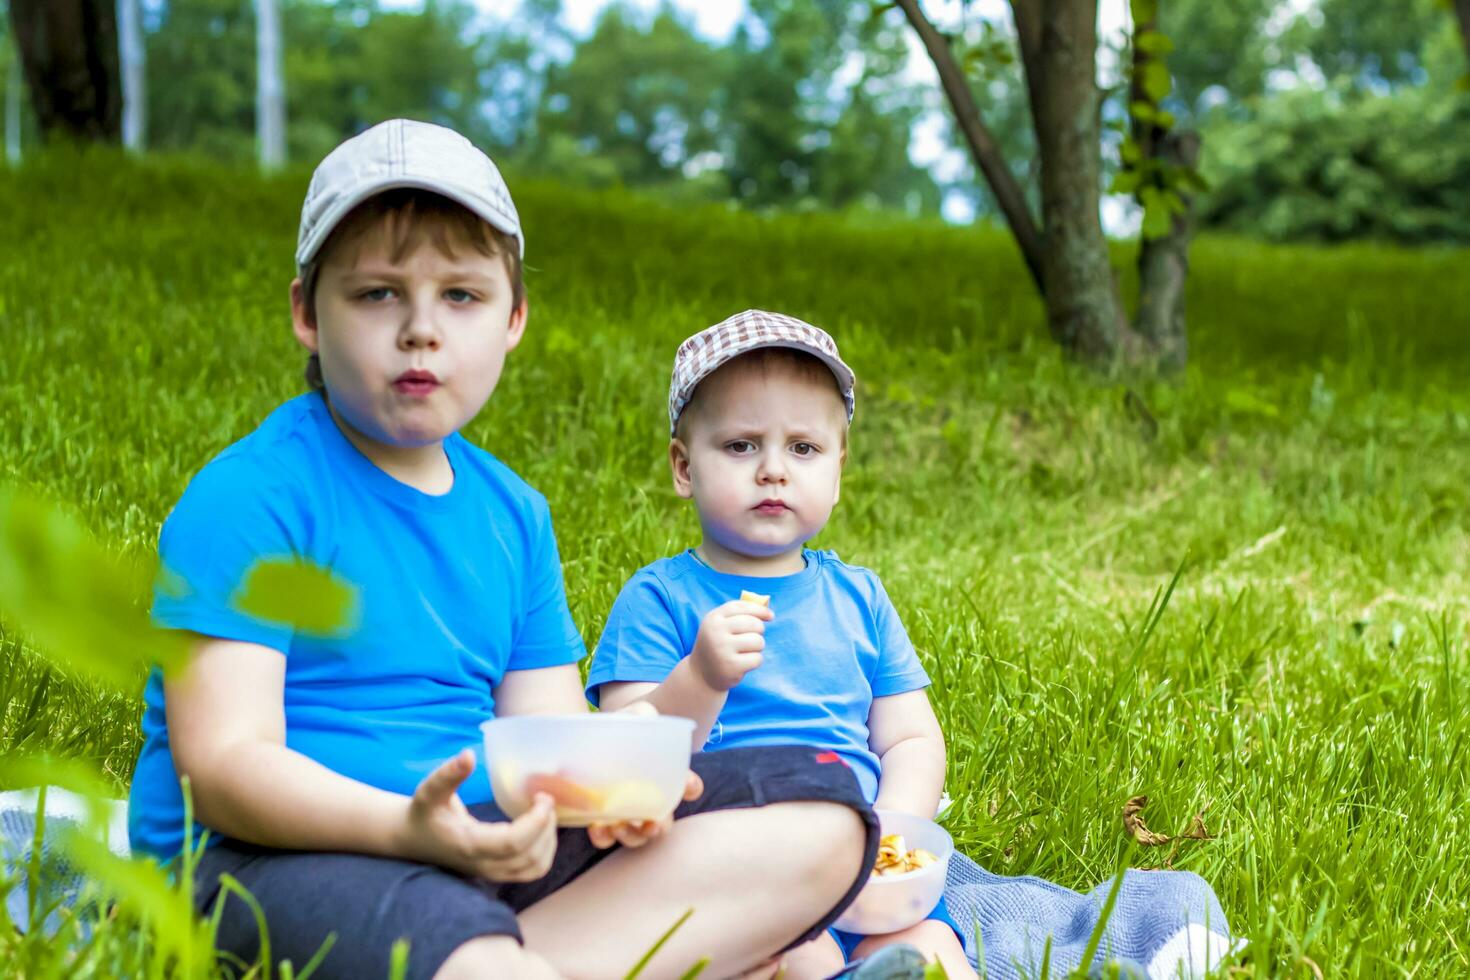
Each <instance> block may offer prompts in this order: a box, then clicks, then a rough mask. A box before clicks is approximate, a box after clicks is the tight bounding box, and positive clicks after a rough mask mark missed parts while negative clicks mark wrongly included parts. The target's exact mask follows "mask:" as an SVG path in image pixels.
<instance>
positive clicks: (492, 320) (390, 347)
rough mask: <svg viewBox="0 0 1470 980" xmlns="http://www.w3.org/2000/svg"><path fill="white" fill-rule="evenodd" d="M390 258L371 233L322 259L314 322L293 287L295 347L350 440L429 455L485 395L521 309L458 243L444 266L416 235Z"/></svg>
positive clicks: (490, 270)
mask: <svg viewBox="0 0 1470 980" xmlns="http://www.w3.org/2000/svg"><path fill="white" fill-rule="evenodd" d="M390 248H391V245H390V242H389V236H388V235H387V234H385V233H384V232H383V230H382V229H381V228H379V229H375V230H372V231H369V232H368V233H366V234H365V235H364V237H363V239H362V241H361V242H360V245H359V247H358V248H357V249H355V250H352V249H349V250H344V253H343V254H342V255H340V256H329V257H328V258H327V260H326V261H325V263H324V264H323V266H322V270H321V276H320V279H319V280H318V283H317V289H316V303H315V306H316V315H315V318H314V319H313V317H312V315H311V311H310V310H308V309H307V308H306V303H305V297H304V295H303V292H302V288H301V281H300V280H299V279H298V280H296V281H295V282H293V283H292V284H291V310H292V319H293V321H294V326H295V332H296V337H297V339H299V340H300V341H301V343H302V345H303V346H305V347H306V348H307V350H309V351H312V352H313V353H315V354H317V355H318V356H319V358H320V360H321V370H322V379H323V382H324V383H325V385H326V389H327V392H328V395H329V397H330V399H331V405H332V408H333V410H334V411H335V412H336V414H337V415H338V417H339V418H340V419H341V421H343V422H345V423H346V424H347V425H349V426H351V427H352V428H353V429H354V430H355V431H356V432H357V433H358V434H359V435H361V436H363V437H365V438H367V439H368V440H370V441H371V442H373V443H377V444H379V445H381V446H384V447H398V448H414V447H422V446H430V445H436V444H438V443H439V442H441V441H442V440H443V439H444V438H445V437H447V436H449V435H451V434H452V433H454V432H457V431H458V430H459V429H461V428H463V427H464V426H465V425H466V424H467V423H468V422H469V421H470V420H471V419H473V418H474V417H475V414H476V413H478V412H479V411H480V409H481V408H482V407H483V406H484V404H485V402H486V401H487V400H488V399H489V397H490V394H491V393H492V392H493V391H494V390H495V385H496V383H497V382H498V381H499V380H500V371H501V368H502V367H503V366H504V364H505V355H506V353H507V352H509V351H510V350H512V349H514V348H515V346H516V345H517V344H518V343H520V340H521V336H522V335H523V333H524V331H525V327H526V315H527V309H526V304H525V303H524V302H522V303H521V305H520V306H518V307H517V306H514V305H513V299H512V292H511V282H510V275H509V273H508V272H507V271H506V267H505V261H504V259H503V258H502V257H501V256H487V255H483V254H481V253H480V252H479V251H477V250H476V249H474V248H473V247H472V246H470V245H468V244H461V245H460V246H459V247H458V248H456V249H455V250H454V252H455V254H454V255H453V256H452V257H451V256H449V255H446V254H445V253H444V252H443V251H442V250H440V249H439V248H438V247H436V246H435V245H434V244H433V242H432V240H431V238H430V236H427V235H426V236H422V237H421V238H420V240H419V242H418V243H417V244H416V245H414V246H413V247H412V249H411V250H410V251H409V252H408V253H407V254H406V255H404V256H403V257H402V258H401V260H400V261H397V262H395V261H393V257H392V253H391V251H390ZM354 252H355V254H353V253H354Z"/></svg>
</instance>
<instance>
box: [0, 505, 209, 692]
mask: <svg viewBox="0 0 1470 980" xmlns="http://www.w3.org/2000/svg"><path fill="white" fill-rule="evenodd" d="M145 573H146V568H144V567H142V566H132V567H130V566H128V565H125V564H124V563H123V562H122V561H120V560H119V559H118V558H117V556H116V555H114V554H113V553H111V552H110V551H108V550H107V549H106V548H103V547H102V546H101V545H100V544H98V543H97V541H96V540H94V539H93V537H92V536H91V535H90V534H89V533H88V532H87V530H86V529H85V528H83V527H82V525H81V524H80V523H78V522H77V521H76V520H75V519H74V518H72V517H71V516H70V515H69V514H67V513H65V512H64V511H62V510H61V509H60V508H58V507H56V506H55V505H54V504H51V503H48V502H46V501H44V500H41V499H40V498H39V497H34V496H30V495H27V494H24V493H21V492H19V491H16V490H13V489H10V488H0V619H3V620H4V621H5V622H7V623H9V624H12V625H13V626H15V627H17V628H18V629H20V630H21V631H23V632H25V633H27V634H29V636H30V639H31V640H32V642H33V643H34V644H35V645H36V647H37V648H38V650H39V652H40V653H42V654H44V655H45V656H46V657H47V658H48V659H49V660H51V661H52V662H53V663H55V664H57V665H59V666H62V667H65V668H68V669H71V670H75V671H79V672H80V673H81V674H83V675H84V676H86V677H87V678H89V679H90V680H92V681H94V682H96V683H99V684H102V685H104V686H107V687H111V688H114V689H116V690H122V691H132V690H134V689H135V688H136V686H137V683H138V676H139V674H140V673H141V672H142V671H143V670H144V669H146V668H147V667H148V666H149V665H150V664H159V665H160V666H162V667H163V668H164V669H165V670H173V669H175V668H177V667H178V666H179V665H180V664H182V663H183V662H184V660H185V658H186V657H187V655H188V644H187V641H186V640H185V639H184V637H183V636H182V635H181V634H177V633H170V632H165V631H163V630H159V629H155V628H154V627H153V625H152V624H151V623H150V622H149V621H148V616H147V613H146V612H145V611H144V608H143V600H144V598H145V597H146V596H147V594H148V576H147V574H145Z"/></svg>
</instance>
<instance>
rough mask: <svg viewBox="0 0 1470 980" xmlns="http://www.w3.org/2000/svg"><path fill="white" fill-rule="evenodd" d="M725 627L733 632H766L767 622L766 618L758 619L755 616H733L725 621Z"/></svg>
mask: <svg viewBox="0 0 1470 980" xmlns="http://www.w3.org/2000/svg"><path fill="white" fill-rule="evenodd" d="M725 628H726V629H728V630H729V631H730V632H731V633H732V634H740V633H764V632H765V631H766V624H765V621H764V620H760V619H756V618H755V617H754V616H745V615H740V616H732V617H731V618H730V619H728V620H726V621H725Z"/></svg>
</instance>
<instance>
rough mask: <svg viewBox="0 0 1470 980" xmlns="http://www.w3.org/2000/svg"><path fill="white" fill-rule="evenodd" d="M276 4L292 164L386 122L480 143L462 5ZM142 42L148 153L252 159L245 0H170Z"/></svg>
mask: <svg viewBox="0 0 1470 980" xmlns="http://www.w3.org/2000/svg"><path fill="white" fill-rule="evenodd" d="M279 6H280V16H281V34H282V37H283V39H284V40H285V44H284V55H283V62H284V63H283V72H284V76H285V86H286V120H287V134H286V135H287V145H288V150H289V153H290V156H291V157H292V158H294V159H319V158H320V157H321V156H323V155H324V154H325V153H326V152H327V151H328V150H330V149H331V148H332V147H333V146H335V145H336V144H337V143H338V142H340V141H341V140H342V138H343V137H344V136H346V135H349V134H351V133H353V132H356V131H358V130H361V129H363V128H364V127H366V126H368V125H371V124H372V123H374V122H377V121H379V120H382V119H386V118H389V117H391V116H411V117H414V118H418V119H427V120H429V121H431V122H439V123H443V124H445V125H448V126H452V127H454V128H456V129H459V130H461V131H462V132H464V133H466V134H467V135H469V136H471V137H473V138H478V139H481V140H484V141H488V139H489V137H490V135H491V134H490V133H489V132H488V129H487V124H486V122H485V120H484V116H483V115H482V114H481V113H480V111H479V110H480V106H479V100H478V99H477V98H475V95H476V93H477V92H478V91H479V73H480V70H481V58H482V57H483V55H482V53H481V51H480V50H479V47H478V46H477V44H476V43H475V41H474V40H472V34H471V31H470V29H469V24H470V21H471V19H472V17H473V16H474V8H473V7H472V6H471V5H470V4H469V3H468V2H466V0H432V2H430V3H428V4H426V5H425V7H424V10H423V12H422V13H417V12H414V13H410V12H404V11H397V10H391V9H390V10H384V9H380V8H379V6H378V5H377V4H376V3H374V2H371V0H347V2H338V3H326V2H323V0H279ZM145 40H146V46H147V59H148V61H147V73H148V78H149V84H148V134H147V143H148V145H149V147H151V148H155V149H165V150H169V149H172V150H192V151H196V152H200V153H204V154H207V155H210V156H213V157H216V158H219V159H224V160H236V161H246V160H251V159H253V158H254V155H255V149H254V147H255V12H254V2H253V0H168V2H167V3H166V4H163V5H161V6H160V7H159V8H158V9H157V11H156V13H155V14H154V17H153V18H151V19H150V29H148V30H147V31H146V33H145Z"/></svg>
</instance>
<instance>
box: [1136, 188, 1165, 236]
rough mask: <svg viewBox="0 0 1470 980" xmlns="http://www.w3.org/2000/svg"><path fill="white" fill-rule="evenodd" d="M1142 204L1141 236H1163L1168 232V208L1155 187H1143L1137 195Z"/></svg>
mask: <svg viewBox="0 0 1470 980" xmlns="http://www.w3.org/2000/svg"><path fill="white" fill-rule="evenodd" d="M1138 197H1139V202H1140V203H1141V204H1142V205H1143V237H1144V238H1150V239H1152V238H1163V237H1164V236H1165V235H1167V234H1168V233H1169V228H1170V227H1171V224H1172V223H1171V221H1170V218H1169V208H1168V206H1167V205H1166V204H1165V203H1164V196H1163V195H1162V194H1161V193H1159V189H1158V188H1157V187H1145V188H1144V189H1143V190H1142V191H1141V192H1140V193H1139V195H1138Z"/></svg>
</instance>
